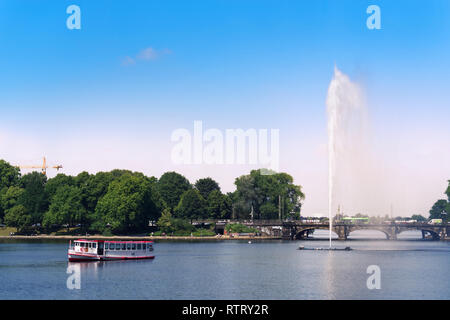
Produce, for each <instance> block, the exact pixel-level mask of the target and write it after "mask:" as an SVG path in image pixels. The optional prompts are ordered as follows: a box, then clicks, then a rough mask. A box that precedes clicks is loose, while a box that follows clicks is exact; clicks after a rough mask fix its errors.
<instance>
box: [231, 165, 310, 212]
mask: <svg viewBox="0 0 450 320" xmlns="http://www.w3.org/2000/svg"><path fill="white" fill-rule="evenodd" d="M268 173H271V174H262V173H261V171H260V170H252V171H251V172H250V174H249V175H244V176H241V177H239V178H236V181H235V185H236V191H235V193H234V195H233V207H234V210H235V212H237V213H238V216H239V217H245V218H248V217H249V214H250V212H252V211H253V217H254V218H262V219H276V218H278V216H279V212H280V211H281V214H282V218H288V217H289V218H298V217H299V216H300V209H301V201H302V200H303V199H304V198H305V195H304V194H303V192H302V190H301V186H298V185H294V183H293V178H292V177H291V176H290V175H288V174H286V173H275V172H268Z"/></svg>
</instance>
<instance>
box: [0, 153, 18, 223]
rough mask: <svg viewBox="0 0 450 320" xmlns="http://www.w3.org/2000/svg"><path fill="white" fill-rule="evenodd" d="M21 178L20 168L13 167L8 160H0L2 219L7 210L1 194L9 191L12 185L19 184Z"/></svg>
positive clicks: (0, 209)
mask: <svg viewBox="0 0 450 320" xmlns="http://www.w3.org/2000/svg"><path fill="white" fill-rule="evenodd" d="M19 180H20V170H19V169H18V168H17V167H13V166H12V165H10V164H9V163H8V162H6V161H4V160H0V219H2V218H3V216H4V214H5V211H4V210H3V207H4V205H3V204H2V199H1V196H2V195H3V194H4V193H6V192H7V190H8V188H9V187H11V186H17V185H18V184H19Z"/></svg>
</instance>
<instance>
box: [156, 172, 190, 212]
mask: <svg viewBox="0 0 450 320" xmlns="http://www.w3.org/2000/svg"><path fill="white" fill-rule="evenodd" d="M157 186H158V191H159V194H160V196H161V198H162V200H163V201H164V202H165V204H166V206H167V207H168V208H169V209H170V210H171V211H173V209H174V208H175V207H176V206H177V205H178V203H179V202H180V199H181V196H182V195H183V193H185V192H186V191H188V190H190V189H192V186H191V184H190V183H189V180H187V179H186V178H185V177H184V176H182V175H181V174H179V173H176V172H166V173H164V174H163V175H162V176H161V178H160V179H159V180H158V184H157Z"/></svg>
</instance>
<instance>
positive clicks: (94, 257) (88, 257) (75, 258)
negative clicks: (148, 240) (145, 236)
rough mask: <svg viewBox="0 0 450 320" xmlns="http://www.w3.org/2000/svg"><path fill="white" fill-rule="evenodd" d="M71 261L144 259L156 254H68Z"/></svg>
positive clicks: (152, 257) (151, 257)
mask: <svg viewBox="0 0 450 320" xmlns="http://www.w3.org/2000/svg"><path fill="white" fill-rule="evenodd" d="M68 258H69V261H70V262H86V261H115V260H144V259H154V258H155V256H100V255H93V254H80V253H72V254H70V253H69V254H68Z"/></svg>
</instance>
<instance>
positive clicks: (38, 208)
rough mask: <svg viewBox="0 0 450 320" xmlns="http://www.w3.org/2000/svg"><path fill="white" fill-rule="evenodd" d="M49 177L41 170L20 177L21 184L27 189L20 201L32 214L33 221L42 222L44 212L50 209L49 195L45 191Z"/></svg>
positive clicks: (33, 222)
mask: <svg viewBox="0 0 450 320" xmlns="http://www.w3.org/2000/svg"><path fill="white" fill-rule="evenodd" d="M46 182H47V177H46V176H45V175H44V174H43V173H40V172H32V173H28V174H26V175H24V176H22V178H21V179H20V185H21V187H22V188H23V189H24V190H25V191H24V192H23V193H22V194H21V196H20V198H19V200H18V202H19V203H20V204H22V205H23V206H24V207H25V208H26V211H27V212H28V213H29V214H30V215H31V218H32V219H31V223H32V224H35V223H42V219H43V216H44V213H45V212H46V211H47V209H48V204H49V202H48V196H47V193H46V192H45V183H46Z"/></svg>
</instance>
